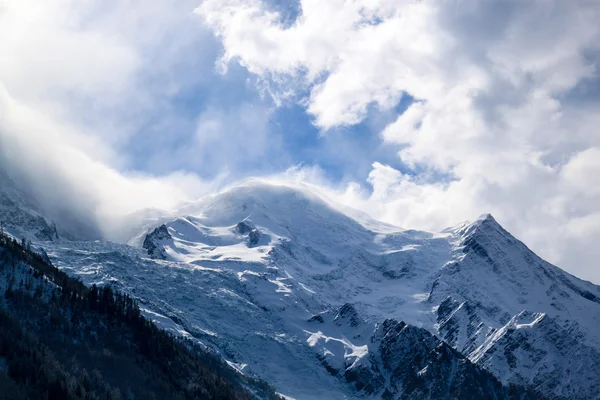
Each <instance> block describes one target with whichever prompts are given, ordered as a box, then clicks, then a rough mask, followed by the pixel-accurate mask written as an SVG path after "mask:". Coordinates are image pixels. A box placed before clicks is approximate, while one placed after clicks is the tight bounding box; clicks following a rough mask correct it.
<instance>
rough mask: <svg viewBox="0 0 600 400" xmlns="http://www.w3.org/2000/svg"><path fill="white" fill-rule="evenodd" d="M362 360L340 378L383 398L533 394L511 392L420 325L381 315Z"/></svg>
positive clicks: (530, 396) (522, 396) (525, 396)
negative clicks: (382, 317)
mask: <svg viewBox="0 0 600 400" xmlns="http://www.w3.org/2000/svg"><path fill="white" fill-rule="evenodd" d="M365 359H366V360H364V359H363V360H361V361H362V362H359V363H354V364H353V365H352V366H350V367H349V368H347V369H346V370H345V373H344V376H345V378H346V380H347V381H348V382H350V383H352V384H353V385H354V387H355V388H356V390H358V391H363V392H365V394H372V393H381V396H382V398H388V399H465V400H466V399H513V398H514V399H534V398H536V396H535V394H534V393H532V392H529V391H527V390H525V389H524V388H518V387H513V388H512V393H511V390H509V388H507V387H504V386H503V385H502V384H501V383H500V381H498V379H496V378H495V377H494V376H493V375H492V374H491V373H489V372H487V371H485V370H484V369H482V368H480V367H478V366H477V365H475V364H473V363H472V362H471V361H469V360H468V359H467V358H466V357H464V356H463V355H462V354H460V353H459V352H457V351H456V350H454V349H453V348H452V347H450V346H449V345H447V344H446V343H444V342H442V341H440V340H439V339H437V338H436V337H435V336H433V335H432V334H431V333H429V332H428V331H426V330H425V329H422V328H417V327H414V326H411V325H408V324H406V323H404V322H398V321H395V320H393V319H387V320H385V321H383V322H382V323H380V324H378V325H377V327H376V328H375V332H374V333H373V335H372V337H371V340H370V344H369V354H368V356H367V357H365Z"/></svg>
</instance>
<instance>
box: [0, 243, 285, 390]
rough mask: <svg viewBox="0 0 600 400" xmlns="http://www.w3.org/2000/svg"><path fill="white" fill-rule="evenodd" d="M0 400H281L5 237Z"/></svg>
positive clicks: (117, 298)
mask: <svg viewBox="0 0 600 400" xmlns="http://www.w3.org/2000/svg"><path fill="white" fill-rule="evenodd" d="M0 293H1V294H2V296H1V297H0V388H2V390H0V400H3V399H7V400H8V399H10V400H13V399H48V400H55V399H56V400H58V399H89V400H92V399H94V400H100V399H102V400H117V399H123V400H125V399H250V398H254V397H255V396H256V395H258V396H259V397H261V398H273V399H274V398H278V396H277V395H276V394H275V392H274V391H273V389H272V388H271V387H269V386H268V385H267V384H265V383H264V382H262V381H259V380H257V379H254V378H250V377H247V376H244V375H241V374H239V373H237V372H236V371H234V370H233V369H232V368H230V367H229V366H227V364H226V363H224V361H223V360H222V359H220V358H219V357H218V356H217V355H215V354H212V353H211V352H209V351H207V350H205V349H204V348H202V347H200V345H198V344H196V343H194V342H192V341H190V340H183V339H180V338H175V337H173V336H172V335H170V334H168V333H166V332H165V331H162V330H160V329H159V328H157V327H156V326H155V325H154V324H153V323H152V322H150V321H149V320H147V319H146V318H144V317H143V316H142V315H141V313H140V309H139V308H138V305H137V303H136V301H135V300H134V299H133V298H131V297H130V296H128V295H127V294H122V293H119V292H117V291H114V290H113V289H112V288H111V287H110V286H102V287H96V286H92V287H91V288H88V287H86V286H85V285H83V283H81V282H80V281H78V280H76V279H74V278H71V277H69V276H68V275H67V274H66V273H64V272H62V271H60V270H59V269H58V268H56V267H54V266H52V264H51V263H50V261H49V260H48V258H47V257H45V256H44V254H43V253H42V254H40V253H38V252H36V251H33V250H32V249H31V245H30V244H29V243H26V242H25V241H22V242H18V241H16V240H15V239H13V238H11V237H9V236H8V235H6V234H4V233H3V232H0Z"/></svg>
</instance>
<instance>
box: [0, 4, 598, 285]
mask: <svg viewBox="0 0 600 400" xmlns="http://www.w3.org/2000/svg"><path fill="white" fill-rule="evenodd" d="M599 67H600V2H598V1H594V0H579V1H578V0H560V1H559V0H555V1H553V0H539V1H536V0H532V1H521V0H489V1H479V0H436V1H434V0H420V1H412V0H344V1H342V0H327V1H316V0H299V1H284V0H178V1H174V0H149V1H144V2H139V1H133V0H120V1H117V0H102V1H100V0H85V1H82V0H47V1H44V2H40V1H37V0H0V155H1V158H0V164H1V166H2V167H3V168H5V169H7V170H8V171H9V172H10V174H11V175H12V176H13V177H14V178H15V179H16V180H17V181H18V182H20V184H22V185H23V186H24V187H27V188H28V190H30V191H31V192H32V193H33V194H35V196H36V197H37V198H38V199H40V202H41V203H42V204H43V206H44V208H45V209H47V210H49V211H48V212H49V213H50V214H51V215H52V216H53V217H55V218H56V219H58V220H59V222H60V219H61V218H64V216H65V215H66V214H69V215H74V216H76V217H77V218H80V219H82V220H85V221H87V222H88V223H89V224H90V225H93V226H96V227H97V228H98V230H100V231H101V232H103V233H104V235H105V236H106V237H108V238H114V237H116V236H118V235H117V233H118V231H119V230H120V229H122V223H121V221H123V215H126V214H128V213H132V212H136V211H137V210H140V209H146V208H158V209H172V208H173V207H176V206H177V204H180V203H181V202H183V201H189V200H193V199H196V198H198V197H200V196H202V195H204V194H207V193H210V192H214V191H217V190H220V189H222V188H224V187H226V186H227V185H231V184H233V183H235V182H237V181H239V180H242V179H244V178H247V177H252V176H261V177H273V178H277V179H287V180H291V181H298V180H301V181H304V182H308V183H310V184H312V185H313V186H314V187H316V188H318V190H321V191H323V192H324V193H327V195H328V196H331V197H333V198H335V200H336V201H338V202H340V203H342V204H344V205H348V206H351V207H355V208H358V209H361V210H363V211H365V212H367V213H369V214H370V215H371V216H373V217H374V218H377V219H380V220H383V221H385V222H389V223H392V224H396V225H398V226H401V227H405V228H411V229H425V230H441V229H443V228H444V227H447V226H451V225H455V224H457V223H460V222H462V221H464V220H473V219H475V218H477V217H478V216H479V215H480V214H482V213H492V214H493V215H494V216H495V218H496V219H497V220H498V221H499V222H500V223H501V224H502V225H503V226H504V227H505V228H507V229H508V230H509V231H510V232H511V233H513V234H514V235H515V236H516V237H518V238H519V239H521V240H523V241H524V242H525V243H526V244H527V245H528V246H529V247H531V248H532V249H533V250H534V251H536V252H537V253H538V254H539V255H541V256H542V257H544V258H545V259H547V260H549V261H550V262H553V263H555V264H557V265H559V266H561V267H562V268H564V269H566V270H567V271H569V272H571V273H574V274H576V275H577V276H579V277H581V278H584V279H587V280H592V281H594V282H596V283H600V261H598V260H600V246H598V245H597V244H598V242H599V241H600V130H599V129H598V127H599V126H600V112H599V111H600V77H599V75H598V74H599Z"/></svg>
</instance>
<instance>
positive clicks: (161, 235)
mask: <svg viewBox="0 0 600 400" xmlns="http://www.w3.org/2000/svg"><path fill="white" fill-rule="evenodd" d="M171 239H172V237H171V235H170V234H169V230H168V229H167V227H166V225H164V224H163V225H161V226H159V227H158V228H155V229H154V230H153V231H152V232H150V233H149V234H147V235H146V238H145V239H144V243H143V244H142V247H143V248H144V249H146V251H147V252H148V255H149V256H150V257H152V258H154V259H160V260H165V259H166V258H167V254H166V252H165V250H164V247H163V246H162V245H161V243H160V242H161V241H165V240H171Z"/></svg>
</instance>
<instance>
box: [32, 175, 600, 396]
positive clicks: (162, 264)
mask: <svg viewBox="0 0 600 400" xmlns="http://www.w3.org/2000/svg"><path fill="white" fill-rule="evenodd" d="M177 215H178V216H177V217H175V218H166V217H165V218H156V223H155V224H154V225H152V226H150V228H149V229H147V230H146V231H144V232H143V233H140V234H138V235H134V236H137V237H138V241H139V243H140V244H141V245H142V247H133V246H129V245H125V244H115V243H110V242H102V241H94V242H91V241H88V242H72V241H65V240H58V241H54V242H49V243H46V244H44V247H46V249H47V251H48V253H49V255H50V257H51V258H52V260H53V262H54V263H55V264H56V265H58V266H60V267H62V268H64V269H65V270H66V271H69V272H70V273H72V274H74V275H77V276H79V277H80V278H81V279H82V280H83V281H84V282H85V283H88V284H92V283H97V284H107V283H111V284H113V285H116V286H118V287H120V288H121V289H123V290H126V291H128V292H129V293H131V294H133V295H134V296H136V297H137V298H138V299H139V300H140V301H141V303H142V306H143V307H144V312H145V313H146V315H148V316H150V317H151V318H153V319H154V320H155V321H156V323H157V324H159V325H161V326H162V327H164V328H165V329H168V330H170V331H172V332H173V333H175V334H178V335H185V336H191V337H195V338H196V339H197V340H198V341H200V342H202V343H204V344H205V345H207V346H210V347H213V348H215V349H216V350H218V351H219V352H220V353H221V354H222V355H223V357H225V358H226V359H227V360H228V361H229V362H230V363H231V365H233V366H235V367H236V368H238V369H239V370H241V371H243V372H245V373H255V374H257V375H259V376H261V377H263V378H265V379H266V380H267V381H269V382H270V383H272V384H273V385H274V386H275V387H276V388H277V389H278V390H279V391H280V392H282V393H283V394H285V395H287V396H291V397H293V398H297V399H317V398H332V399H338V398H356V397H360V398H364V397H365V396H366V397H375V398H381V397H384V398H390V399H391V398H394V399H396V398H419V399H420V398H462V397H461V396H463V397H464V396H467V397H464V398H469V397H468V394H469V393H479V394H480V395H481V396H480V397H481V398H510V396H511V394H510V393H509V389H507V386H504V387H502V386H501V385H500V384H499V383H498V382H497V381H496V380H495V378H493V377H492V376H491V375H490V374H489V373H491V374H493V375H495V376H496V377H497V378H498V379H499V380H500V381H501V382H502V383H503V384H505V385H508V384H511V383H512V384H518V385H525V386H528V387H531V388H533V389H535V390H538V391H540V392H541V393H542V394H543V395H545V396H547V397H549V398H572V399H598V398H600V396H599V393H600V390H599V386H598V379H597V378H596V377H597V376H600V359H599V357H598V352H599V351H600V288H599V287H598V286H595V285H593V284H591V283H589V282H584V281H581V280H579V279H577V278H575V277H573V276H571V275H569V274H567V273H566V272H564V271H562V270H560V269H559V268H557V267H554V266H552V265H550V264H548V263H546V262H545V261H543V260H541V259H540V258H539V257H537V256H536V255H535V254H534V253H533V252H531V251H530V250H529V249H528V248H527V247H526V246H525V245H524V244H523V243H521V242H519V241H518V240H517V239H515V238H514V237H512V236H511V235H510V234H509V233H508V232H506V231H505V230H504V229H503V228H502V227H501V226H500V225H499V224H498V223H497V222H496V221H495V220H494V218H493V217H491V216H490V215H485V216H482V217H481V218H480V219H478V220H476V221H474V222H472V223H466V224H462V225H460V226H458V227H453V228H449V229H446V230H444V231H442V232H438V233H429V232H421V231H414V230H405V229H400V228H397V227H394V226H390V225H388V224H383V223H380V222H378V221H374V220H372V219H370V218H369V217H368V216H366V215H365V214H362V213H360V212H358V211H356V210H349V209H347V208H345V207H340V206H339V205H336V204H334V203H332V202H331V201H329V200H328V199H325V198H323V197H321V196H320V195H319V194H317V193H315V192H314V191H312V190H311V189H309V188H306V187H303V186H301V185H297V184H296V185H286V184H277V185H276V184H271V183H269V182H266V181H261V180H249V181H246V182H243V183H241V184H239V185H237V186H235V187H232V188H230V189H229V190H226V191H224V192H222V193H220V194H217V195H212V196H208V197H206V198H203V199H201V200H199V201H198V202H196V203H193V204H189V205H187V206H186V207H184V208H183V209H181V210H180V212H179V213H177ZM465 388H469V389H468V391H467V392H465V391H464V390H465ZM461 390H463V392H461ZM461 393H462V394H461ZM521 395H522V396H527V394H524V392H523V391H522V389H516V388H513V394H512V396H513V398H518V396H521ZM452 396H454V397H452ZM515 396H517V397H515Z"/></svg>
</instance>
